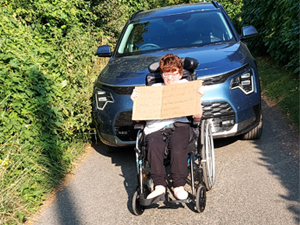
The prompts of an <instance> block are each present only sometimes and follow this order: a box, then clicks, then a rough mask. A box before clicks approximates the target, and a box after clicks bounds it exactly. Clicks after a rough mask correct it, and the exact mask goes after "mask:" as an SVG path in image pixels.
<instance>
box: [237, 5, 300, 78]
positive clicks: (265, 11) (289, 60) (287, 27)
mask: <svg viewBox="0 0 300 225" xmlns="http://www.w3.org/2000/svg"><path fill="white" fill-rule="evenodd" d="M242 25H253V26H254V27H255V28H256V29H257V30H258V32H259V36H258V37H257V38H255V39H253V41H251V42H249V44H250V47H252V48H253V49H254V50H255V49H259V53H260V54H264V53H268V54H270V56H271V57H272V58H274V59H275V60H276V62H277V63H279V64H283V65H285V67H287V68H291V69H293V71H294V73H298V72H299V69H300V67H299V33H300V32H299V2H298V1H296V0H279V1H278V0H267V1H255V0H248V1H244V5H243V7H242Z"/></svg>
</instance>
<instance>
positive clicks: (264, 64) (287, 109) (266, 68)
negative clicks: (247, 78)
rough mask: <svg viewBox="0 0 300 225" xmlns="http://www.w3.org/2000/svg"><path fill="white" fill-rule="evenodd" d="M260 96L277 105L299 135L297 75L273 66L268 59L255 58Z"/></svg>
mask: <svg viewBox="0 0 300 225" xmlns="http://www.w3.org/2000/svg"><path fill="white" fill-rule="evenodd" d="M256 61H257V65H258V71H259V76H260V81H261V89H262V94H263V95H264V96H266V97H267V100H268V101H269V102H270V103H271V104H273V105H277V106H278V108H279V109H280V110H281V112H282V113H283V114H284V115H285V116H286V118H287V119H288V121H289V122H290V123H291V125H293V127H295V129H296V130H297V131H298V133H299V74H295V73H293V72H292V71H289V70H285V69H284V68H282V67H279V66H275V63H274V62H273V61H272V59H270V58H269V57H262V56H259V57H256Z"/></svg>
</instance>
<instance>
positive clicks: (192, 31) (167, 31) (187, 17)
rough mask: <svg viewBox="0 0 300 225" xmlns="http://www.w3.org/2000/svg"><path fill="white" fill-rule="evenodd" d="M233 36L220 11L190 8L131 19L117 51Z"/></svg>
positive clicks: (198, 43)
mask: <svg viewBox="0 0 300 225" xmlns="http://www.w3.org/2000/svg"><path fill="white" fill-rule="evenodd" d="M233 40H234V37H233V35H232V32H231V30H230V28H229V26H228V24H227V22H226V20H225V18H224V16H223V15H222V13H221V12H220V11H218V10H211V11H207V12H203V11H201V12H189V13H182V14H176V15H171V16H164V17H160V18H152V19H150V20H147V21H133V22H132V23H130V24H129V25H128V26H127V29H126V31H125V32H124V35H123V37H122V40H121V42H120V44H119V47H118V50H117V53H118V54H120V55H132V54H140V53H142V52H147V51H160V50H164V49H172V48H187V47H196V46H203V45H210V44H216V43H220V42H221V43H222V42H230V41H233Z"/></svg>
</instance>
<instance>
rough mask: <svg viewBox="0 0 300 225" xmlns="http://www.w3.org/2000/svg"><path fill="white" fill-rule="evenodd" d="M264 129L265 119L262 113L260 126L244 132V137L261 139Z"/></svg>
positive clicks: (245, 138)
mask: <svg viewBox="0 0 300 225" xmlns="http://www.w3.org/2000/svg"><path fill="white" fill-rule="evenodd" d="M262 130H263V119H262V115H261V116H260V120H259V124H258V126H257V127H255V128H254V129H252V130H251V131H249V132H248V133H246V134H243V135H242V139H243V140H255V139H259V138H260V136H261V134H262Z"/></svg>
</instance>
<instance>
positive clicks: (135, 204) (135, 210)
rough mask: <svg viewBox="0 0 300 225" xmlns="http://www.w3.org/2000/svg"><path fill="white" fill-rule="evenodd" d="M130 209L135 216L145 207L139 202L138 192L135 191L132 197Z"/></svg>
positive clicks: (140, 213) (141, 212)
mask: <svg viewBox="0 0 300 225" xmlns="http://www.w3.org/2000/svg"><path fill="white" fill-rule="evenodd" d="M132 210H133V213H134V214H135V215H136V216H139V215H142V214H143V212H144V210H145V207H144V206H143V205H141V204H140V194H139V192H138V191H136V192H135V193H134V195H133V198H132Z"/></svg>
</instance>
